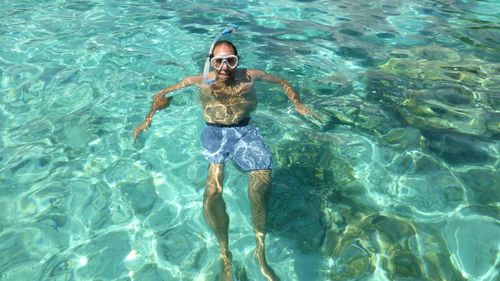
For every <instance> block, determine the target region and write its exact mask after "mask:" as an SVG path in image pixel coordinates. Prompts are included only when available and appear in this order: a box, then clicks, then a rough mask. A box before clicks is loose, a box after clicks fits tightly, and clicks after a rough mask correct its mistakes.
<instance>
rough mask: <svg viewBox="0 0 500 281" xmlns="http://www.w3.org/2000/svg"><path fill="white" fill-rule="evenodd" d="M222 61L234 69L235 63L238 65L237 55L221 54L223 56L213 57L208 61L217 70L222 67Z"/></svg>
mask: <svg viewBox="0 0 500 281" xmlns="http://www.w3.org/2000/svg"><path fill="white" fill-rule="evenodd" d="M224 62H225V63H226V64H227V66H228V67H229V68H231V69H234V68H235V67H236V66H237V65H238V56H236V55H229V56H223V57H219V56H217V57H213V58H212V59H211V60H210V63H211V64H212V66H213V67H214V68H215V69H217V70H220V69H221V68H222V65H223V64H224Z"/></svg>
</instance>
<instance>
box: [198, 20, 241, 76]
mask: <svg viewBox="0 0 500 281" xmlns="http://www.w3.org/2000/svg"><path fill="white" fill-rule="evenodd" d="M236 29H238V26H237V25H236V24H231V23H230V24H228V27H226V28H224V29H223V30H222V31H221V32H220V33H219V35H217V37H215V39H214V41H213V42H212V45H211V46H210V51H208V55H207V59H206V60H205V67H204V68H203V83H205V84H207V85H210V84H211V83H212V82H213V80H209V79H208V71H209V70H210V54H211V53H212V52H213V50H214V46H215V43H217V41H219V39H220V38H221V37H222V36H224V35H227V34H231V33H233V32H234V31H235V30H236Z"/></svg>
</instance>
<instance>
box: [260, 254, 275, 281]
mask: <svg viewBox="0 0 500 281" xmlns="http://www.w3.org/2000/svg"><path fill="white" fill-rule="evenodd" d="M255 258H256V259H257V262H258V263H259V266H260V272H261V273H262V275H263V276H264V278H266V280H267V281H279V280H280V279H279V278H278V276H277V275H276V273H274V270H273V269H272V268H271V267H270V266H269V265H268V264H267V261H266V255H265V252H264V250H262V249H256V250H255Z"/></svg>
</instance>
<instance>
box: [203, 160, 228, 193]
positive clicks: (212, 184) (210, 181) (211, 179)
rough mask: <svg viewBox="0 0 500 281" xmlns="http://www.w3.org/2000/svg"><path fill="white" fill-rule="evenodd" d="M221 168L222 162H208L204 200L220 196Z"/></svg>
mask: <svg viewBox="0 0 500 281" xmlns="http://www.w3.org/2000/svg"><path fill="white" fill-rule="evenodd" d="M223 169H224V167H223V166H222V164H210V166H209V167H208V175H207V182H206V186H205V193H204V195H203V198H204V201H207V200H212V199H216V198H218V197H220V196H222V181H223V171H224V170H223Z"/></svg>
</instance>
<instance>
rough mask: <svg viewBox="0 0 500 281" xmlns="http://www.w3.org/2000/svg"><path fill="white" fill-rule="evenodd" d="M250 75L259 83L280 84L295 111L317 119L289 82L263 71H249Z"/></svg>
mask: <svg viewBox="0 0 500 281" xmlns="http://www.w3.org/2000/svg"><path fill="white" fill-rule="evenodd" d="M248 72H249V73H248V74H249V75H250V76H251V77H252V78H253V79H254V80H257V81H265V82H269V83H275V84H279V85H280V86H281V87H282V88H283V91H284V92H285V95H286V96H287V97H288V99H289V100H290V101H291V102H292V104H293V105H294V106H295V110H297V112H299V113H300V114H302V115H304V114H312V115H314V116H315V117H317V116H316V115H317V114H316V113H314V112H312V111H311V110H310V109H309V108H307V107H306V106H305V105H304V104H302V103H301V102H300V98H299V95H297V93H295V91H294V90H293V89H292V86H290V84H288V82H287V81H286V80H284V79H282V78H280V77H277V76H274V75H271V74H268V73H266V72H264V71H262V70H257V69H249V70H248Z"/></svg>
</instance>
